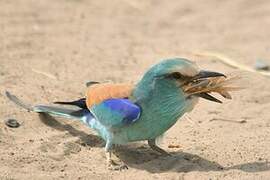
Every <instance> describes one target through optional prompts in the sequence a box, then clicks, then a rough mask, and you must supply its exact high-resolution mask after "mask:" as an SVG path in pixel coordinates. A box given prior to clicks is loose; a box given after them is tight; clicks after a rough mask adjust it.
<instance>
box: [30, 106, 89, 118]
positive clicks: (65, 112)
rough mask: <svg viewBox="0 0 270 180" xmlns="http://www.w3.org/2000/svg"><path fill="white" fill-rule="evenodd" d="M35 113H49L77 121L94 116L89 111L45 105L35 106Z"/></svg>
mask: <svg viewBox="0 0 270 180" xmlns="http://www.w3.org/2000/svg"><path fill="white" fill-rule="evenodd" d="M33 111H34V112H38V113H47V114H50V115H52V116H57V117H64V118H68V119H77V120H83V118H85V117H87V116H92V115H91V113H90V111H89V110H88V109H80V110H72V109H67V108H61V107H54V106H45V105H37V106H34V107H33Z"/></svg>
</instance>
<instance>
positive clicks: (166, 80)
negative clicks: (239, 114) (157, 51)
mask: <svg viewBox="0 0 270 180" xmlns="http://www.w3.org/2000/svg"><path fill="white" fill-rule="evenodd" d="M225 79H226V76H225V75H224V74H222V73H219V72H212V71H205V70H200V69H199V68H198V66H197V65H196V64H195V63H194V62H192V61H189V60H187V59H183V58H174V59H167V60H163V61H161V62H160V63H158V64H156V65H154V66H153V67H152V68H150V69H149V70H148V71H147V72H146V74H145V75H144V77H143V78H142V80H141V82H140V83H139V86H144V87H147V86H148V87H150V89H152V90H154V91H159V90H160V89H162V88H163V87H164V86H167V85H168V86H167V87H170V88H174V89H179V91H180V92H181V93H183V94H184V96H185V98H186V99H191V98H197V97H202V98H205V99H207V100H210V101H214V102H218V103H221V101H220V100H218V99H216V98H215V97H213V96H211V95H210V94H209V93H211V92H217V93H219V94H221V95H222V96H223V97H225V98H230V95H229V94H228V92H227V90H228V89H226V87H223V83H224V82H225V81H226V80H225ZM160 84H162V85H160ZM167 89H168V88H167ZM168 93H170V92H168Z"/></svg>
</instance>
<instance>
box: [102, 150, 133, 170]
mask: <svg viewBox="0 0 270 180" xmlns="http://www.w3.org/2000/svg"><path fill="white" fill-rule="evenodd" d="M106 158H107V167H108V169H109V170H113V171H122V170H126V169H128V166H127V165H126V164H125V163H124V162H123V161H121V160H120V159H117V161H118V162H116V161H114V160H112V157H111V152H106Z"/></svg>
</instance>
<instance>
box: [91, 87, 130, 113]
mask: <svg viewBox="0 0 270 180" xmlns="http://www.w3.org/2000/svg"><path fill="white" fill-rule="evenodd" d="M133 87H134V85H132V84H113V83H104V84H94V85H91V86H90V87H89V88H88V89H87V92H86V105H87V107H88V108H91V107H92V106H93V105H95V104H99V103H101V102H102V101H104V100H106V99H111V98H126V97H129V96H130V95H131V93H132V90H133Z"/></svg>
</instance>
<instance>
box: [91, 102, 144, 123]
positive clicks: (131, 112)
mask: <svg viewBox="0 0 270 180" xmlns="http://www.w3.org/2000/svg"><path fill="white" fill-rule="evenodd" d="M91 112H92V113H93V114H94V115H95V116H96V118H97V119H98V121H99V122H100V123H101V124H103V125H105V126H107V127H117V126H122V125H129V124H132V123H134V122H136V121H137V120H138V119H139V118H140V114H141V108H140V107H139V106H138V105H136V104H135V103H133V102H132V101H130V100H129V99H122V98H121V99H108V100H105V101H103V102H102V103H100V104H98V105H95V106H93V107H92V108H91Z"/></svg>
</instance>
